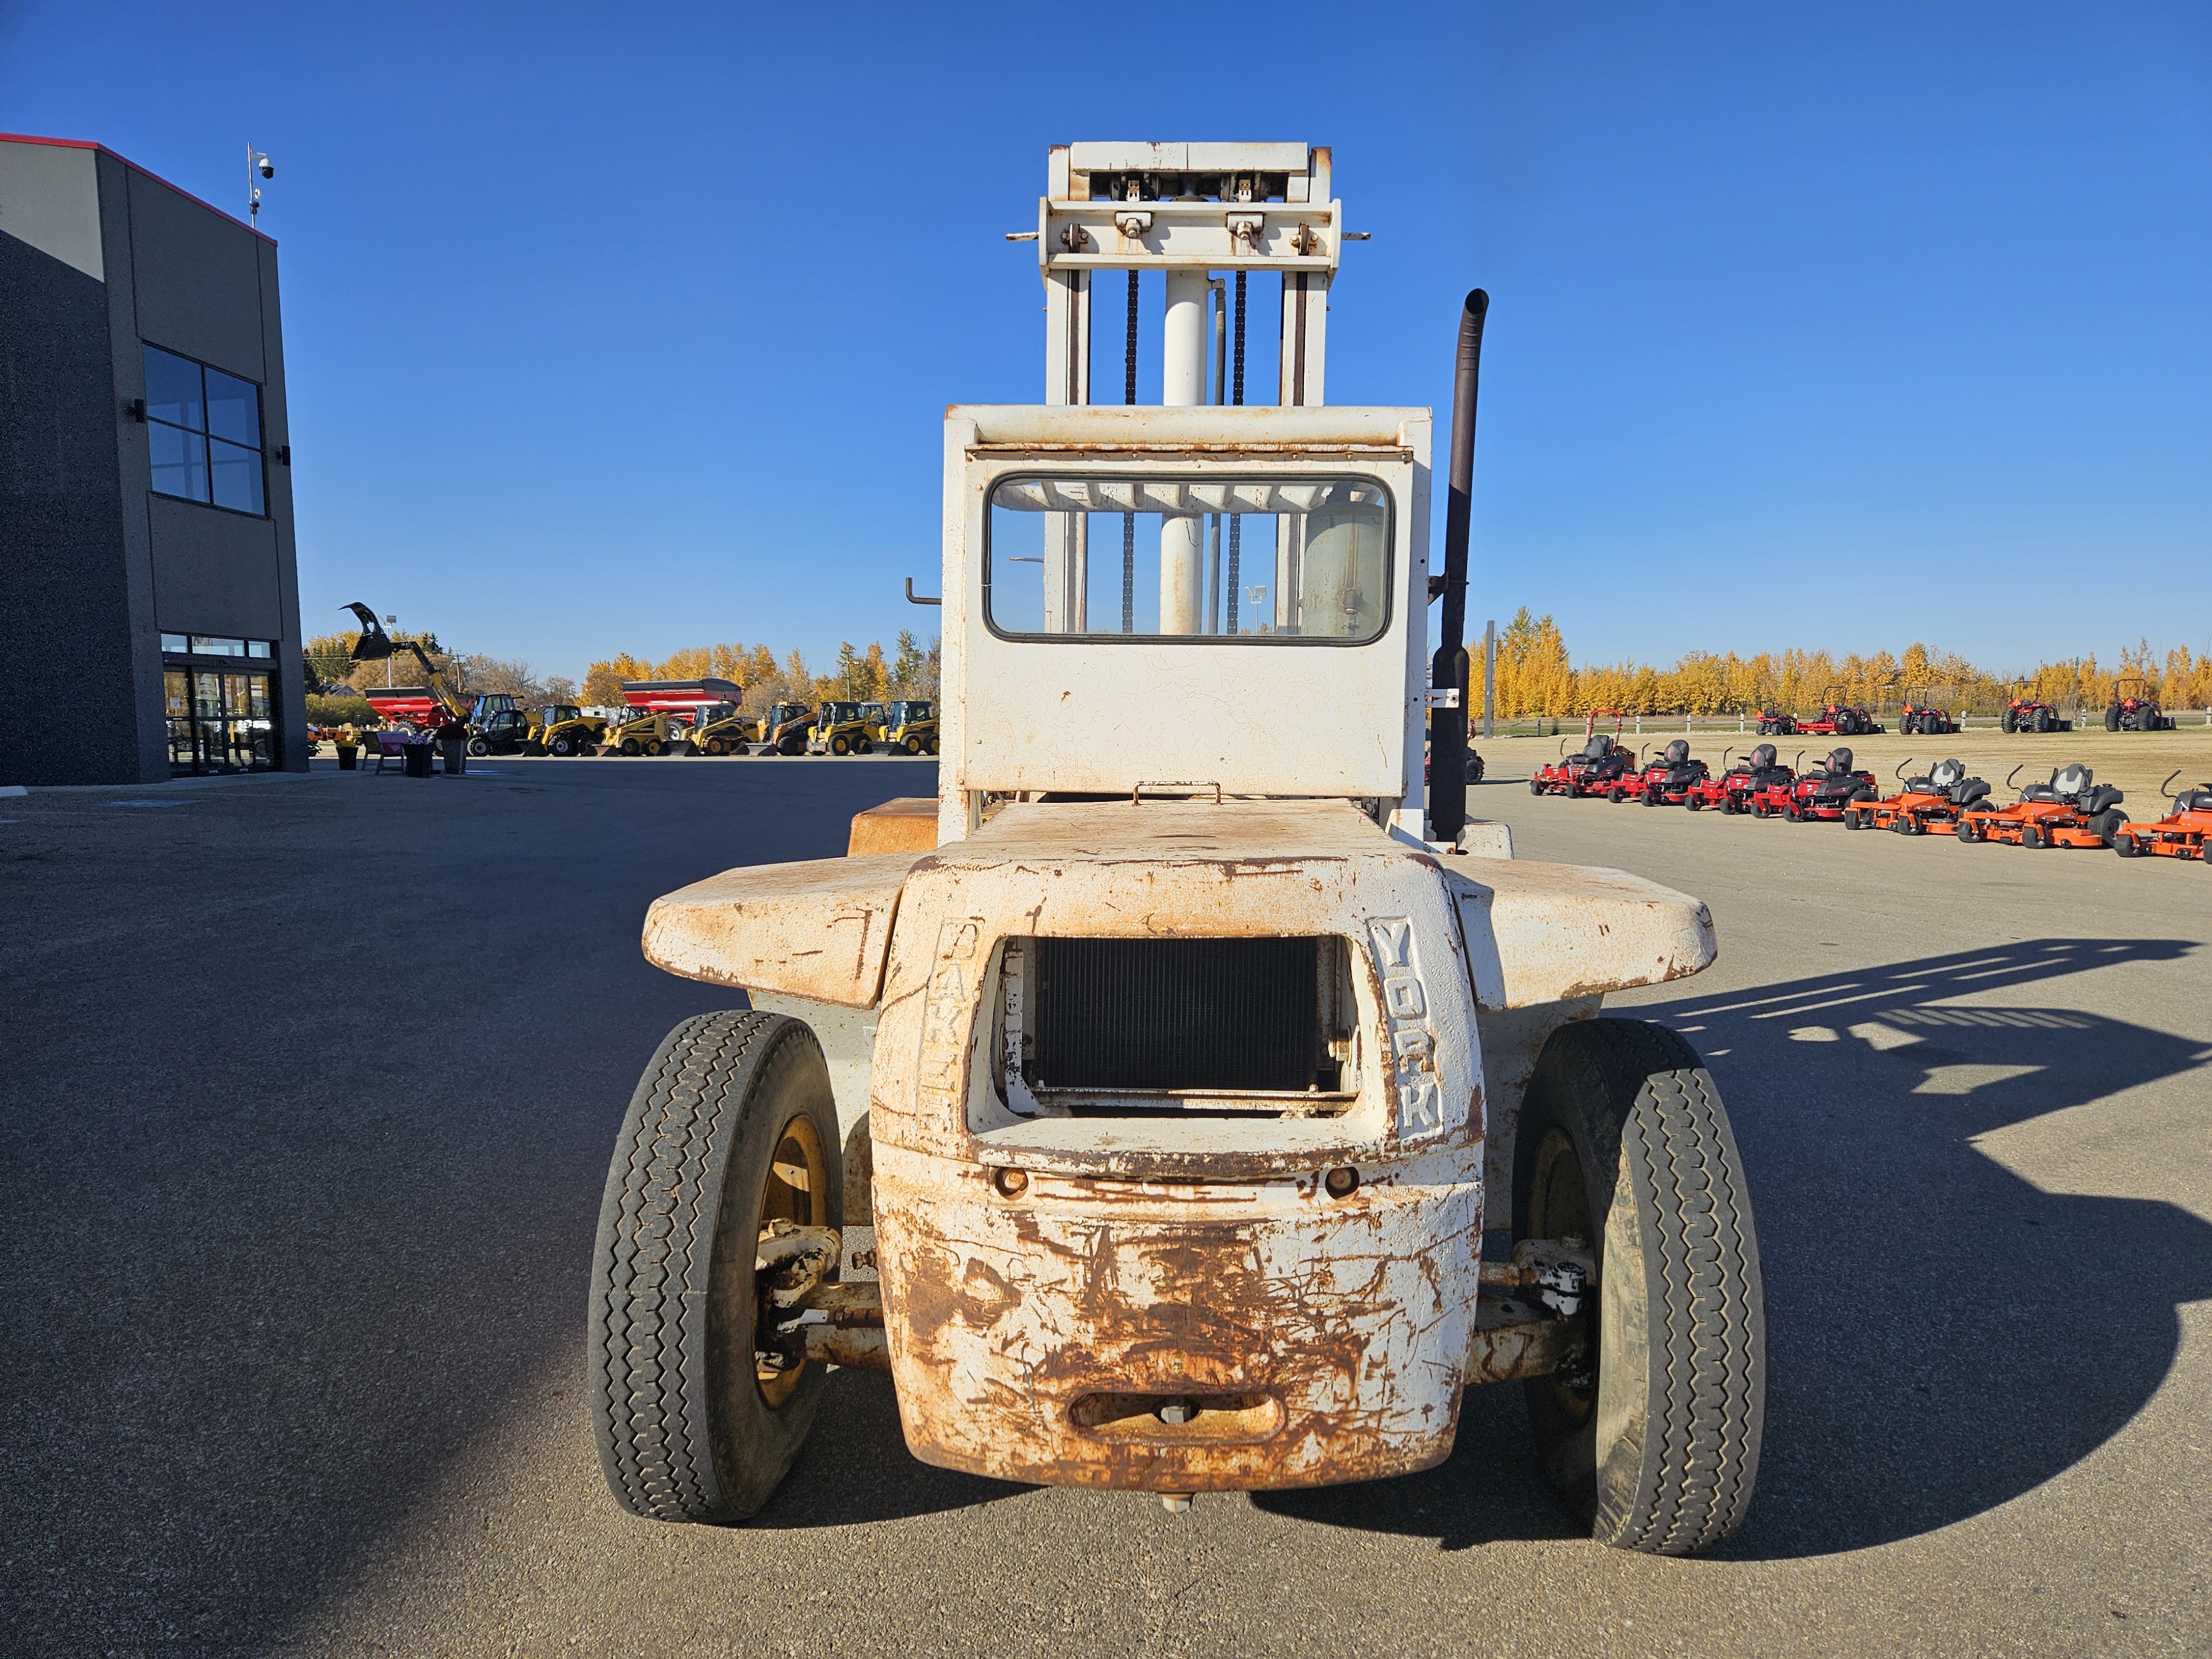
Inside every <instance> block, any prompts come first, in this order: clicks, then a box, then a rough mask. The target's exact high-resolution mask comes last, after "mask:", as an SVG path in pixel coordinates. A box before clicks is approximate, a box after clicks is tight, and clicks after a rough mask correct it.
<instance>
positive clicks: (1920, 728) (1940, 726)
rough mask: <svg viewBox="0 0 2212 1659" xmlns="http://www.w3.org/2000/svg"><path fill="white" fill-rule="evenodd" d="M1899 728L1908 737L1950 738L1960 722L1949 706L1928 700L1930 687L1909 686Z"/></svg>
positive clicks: (1898, 722)
mask: <svg viewBox="0 0 2212 1659" xmlns="http://www.w3.org/2000/svg"><path fill="white" fill-rule="evenodd" d="M1897 729H1898V730H1899V731H1900V732H1904V733H1905V735H1906V736H1907V737H1914V738H1948V737H1949V736H1951V735H1952V734H1953V733H1954V732H1957V731H1958V729H1959V722H1958V720H1957V717H1956V716H1954V714H1952V713H1951V711H1950V710H1949V709H1948V708H1937V707H1936V705H1935V704H1934V703H1932V702H1929V700H1928V688H1927V687H1925V686H1921V685H1916V686H1910V687H1907V688H1906V690H1905V708H1904V711H1903V712H1902V713H1901V714H1899V717H1898V721H1897Z"/></svg>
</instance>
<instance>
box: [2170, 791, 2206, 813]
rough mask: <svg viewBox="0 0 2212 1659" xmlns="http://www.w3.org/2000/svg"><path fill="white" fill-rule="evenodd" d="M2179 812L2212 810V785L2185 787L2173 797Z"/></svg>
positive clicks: (2174, 805)
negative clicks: (2200, 787)
mask: <svg viewBox="0 0 2212 1659" xmlns="http://www.w3.org/2000/svg"><path fill="white" fill-rule="evenodd" d="M2173 810H2174V811H2177V812H2212V787H2205V788H2202V789H2185V790H2183V791H2182V792H2181V793H2179V794H2178V795H2176V796H2175V797H2174V798H2173Z"/></svg>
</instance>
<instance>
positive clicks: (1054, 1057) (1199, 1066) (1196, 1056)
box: [1030, 939, 1333, 1091]
mask: <svg viewBox="0 0 2212 1659" xmlns="http://www.w3.org/2000/svg"><path fill="white" fill-rule="evenodd" d="M1318 943H1319V942H1318V941H1316V940H1315V939H1038V940H1037V941H1036V950H1037V997H1036V1001H1037V1011H1036V1012H1037V1019H1036V1050H1035V1054H1034V1057H1033V1060H1032V1062H1031V1065H1030V1074H1031V1076H1033V1077H1034V1078H1035V1079H1036V1080H1037V1083H1038V1085H1039V1086H1040V1087H1044V1088H1050V1089H1054V1090H1059V1089H1097V1090H1112V1089H1127V1090H1181V1089H1237V1090H1244V1089H1249V1090H1267V1091H1281V1090H1291V1091H1296V1090H1304V1089H1306V1088H1308V1087H1309V1086H1310V1085H1312V1084H1313V1083H1314V1081H1315V1076H1316V1073H1315V1061H1316V1057H1317V1042H1316V1039H1317V1036H1318V1024H1317V1021H1316V1010H1317V1005H1316V963H1317V959H1318V951H1317V948H1316V947H1317V945H1318ZM1332 1082H1333V1079H1332Z"/></svg>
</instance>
